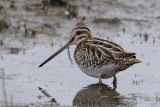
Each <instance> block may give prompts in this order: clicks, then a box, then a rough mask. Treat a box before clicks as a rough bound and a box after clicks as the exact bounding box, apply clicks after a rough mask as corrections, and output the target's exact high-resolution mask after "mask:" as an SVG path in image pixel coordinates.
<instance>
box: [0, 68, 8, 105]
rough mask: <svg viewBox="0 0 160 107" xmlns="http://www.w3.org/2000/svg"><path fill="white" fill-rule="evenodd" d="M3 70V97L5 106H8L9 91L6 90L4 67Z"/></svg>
mask: <svg viewBox="0 0 160 107" xmlns="http://www.w3.org/2000/svg"><path fill="white" fill-rule="evenodd" d="M1 70H2V92H3V97H4V105H5V107H8V103H7V92H6V86H5V79H4V77H5V73H4V69H1Z"/></svg>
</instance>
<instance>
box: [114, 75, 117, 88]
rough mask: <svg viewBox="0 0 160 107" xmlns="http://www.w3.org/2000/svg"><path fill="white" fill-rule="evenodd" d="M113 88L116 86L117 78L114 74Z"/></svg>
mask: <svg viewBox="0 0 160 107" xmlns="http://www.w3.org/2000/svg"><path fill="white" fill-rule="evenodd" d="M113 88H114V89H116V88H117V78H116V76H114V79H113Z"/></svg>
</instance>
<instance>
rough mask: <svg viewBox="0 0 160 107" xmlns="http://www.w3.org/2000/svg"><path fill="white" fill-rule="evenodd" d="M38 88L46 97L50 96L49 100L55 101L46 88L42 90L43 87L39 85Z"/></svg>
mask: <svg viewBox="0 0 160 107" xmlns="http://www.w3.org/2000/svg"><path fill="white" fill-rule="evenodd" d="M38 89H39V90H40V91H41V92H42V93H43V94H44V95H45V96H46V97H49V98H51V100H50V101H49V102H52V103H57V101H56V99H55V98H53V97H52V96H51V95H50V94H49V93H48V92H47V91H46V90H44V89H43V88H41V87H38Z"/></svg>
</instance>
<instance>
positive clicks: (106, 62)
mask: <svg viewBox="0 0 160 107" xmlns="http://www.w3.org/2000/svg"><path fill="white" fill-rule="evenodd" d="M70 45H77V47H76V49H75V51H74V59H75V62H76V63H77V65H78V67H79V68H80V69H81V70H82V71H83V72H84V73H85V74H87V75H89V76H91V77H95V78H99V82H100V83H101V82H102V80H101V79H105V78H110V77H114V80H113V82H116V80H117V79H116V76H115V75H116V74H117V73H118V72H120V71H123V70H125V69H127V68H129V67H130V66H132V65H134V64H136V63H140V62H141V61H140V60H138V59H136V56H135V53H128V52H126V51H125V50H124V49H123V48H122V47H121V46H119V45H118V44H116V43H114V42H111V41H108V40H103V39H99V38H92V34H91V31H90V30H89V29H88V28H87V27H76V28H74V29H73V30H72V32H71V35H70V38H69V41H68V43H67V44H65V45H64V46H63V47H62V48H61V49H59V50H58V51H57V52H55V53H54V54H53V55H51V56H50V57H49V58H48V59H47V60H46V61H44V62H43V63H42V64H41V65H40V66H39V67H42V66H43V65H44V64H45V63H47V62H48V61H50V60H51V59H52V58H54V57H55V56H56V55H58V54H59V53H60V52H62V51H63V50H64V49H65V48H67V47H68V46H70Z"/></svg>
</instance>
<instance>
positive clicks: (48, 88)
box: [0, 0, 160, 107]
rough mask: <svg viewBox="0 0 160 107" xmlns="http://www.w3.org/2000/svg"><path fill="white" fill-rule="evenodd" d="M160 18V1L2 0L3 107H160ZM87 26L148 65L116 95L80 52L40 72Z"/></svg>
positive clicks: (121, 82)
mask: <svg viewBox="0 0 160 107" xmlns="http://www.w3.org/2000/svg"><path fill="white" fill-rule="evenodd" d="M159 10H160V2H159V0H0V107H17V106H18V107H71V106H77V107H160V88H159V87H160V79H159V77H160V71H159V70H160V66H159V60H160V46H159V44H160V12H159ZM81 25H85V26H86V27H88V28H89V29H90V30H91V32H92V35H93V37H98V38H103V39H107V40H111V41H114V42H116V43H118V44H120V45H121V46H122V47H123V48H124V49H126V50H127V51H129V52H135V53H136V54H137V58H138V59H140V60H141V61H142V63H140V64H137V65H134V66H133V67H131V68H129V69H127V70H125V71H123V72H121V73H119V74H118V75H117V79H118V83H117V88H115V87H114V86H113V84H112V78H111V79H106V80H103V84H97V82H98V80H97V79H95V78H91V77H88V76H86V75H85V74H83V73H82V72H81V70H80V69H79V68H78V67H77V65H76V63H75V62H74V58H73V53H74V49H75V46H71V47H70V48H69V49H68V50H65V51H63V52H62V53H61V54H59V55H58V56H57V57H56V58H55V59H54V60H52V61H50V62H49V63H47V64H46V65H45V66H44V67H42V68H38V66H39V64H41V63H42V62H43V61H44V60H45V59H46V58H47V57H48V56H49V55H51V54H52V53H53V52H55V51H56V50H57V49H59V48H60V47H62V45H64V44H65V43H66V42H67V40H68V38H69V35H70V32H71V30H72V29H73V28H74V27H76V26H81Z"/></svg>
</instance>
